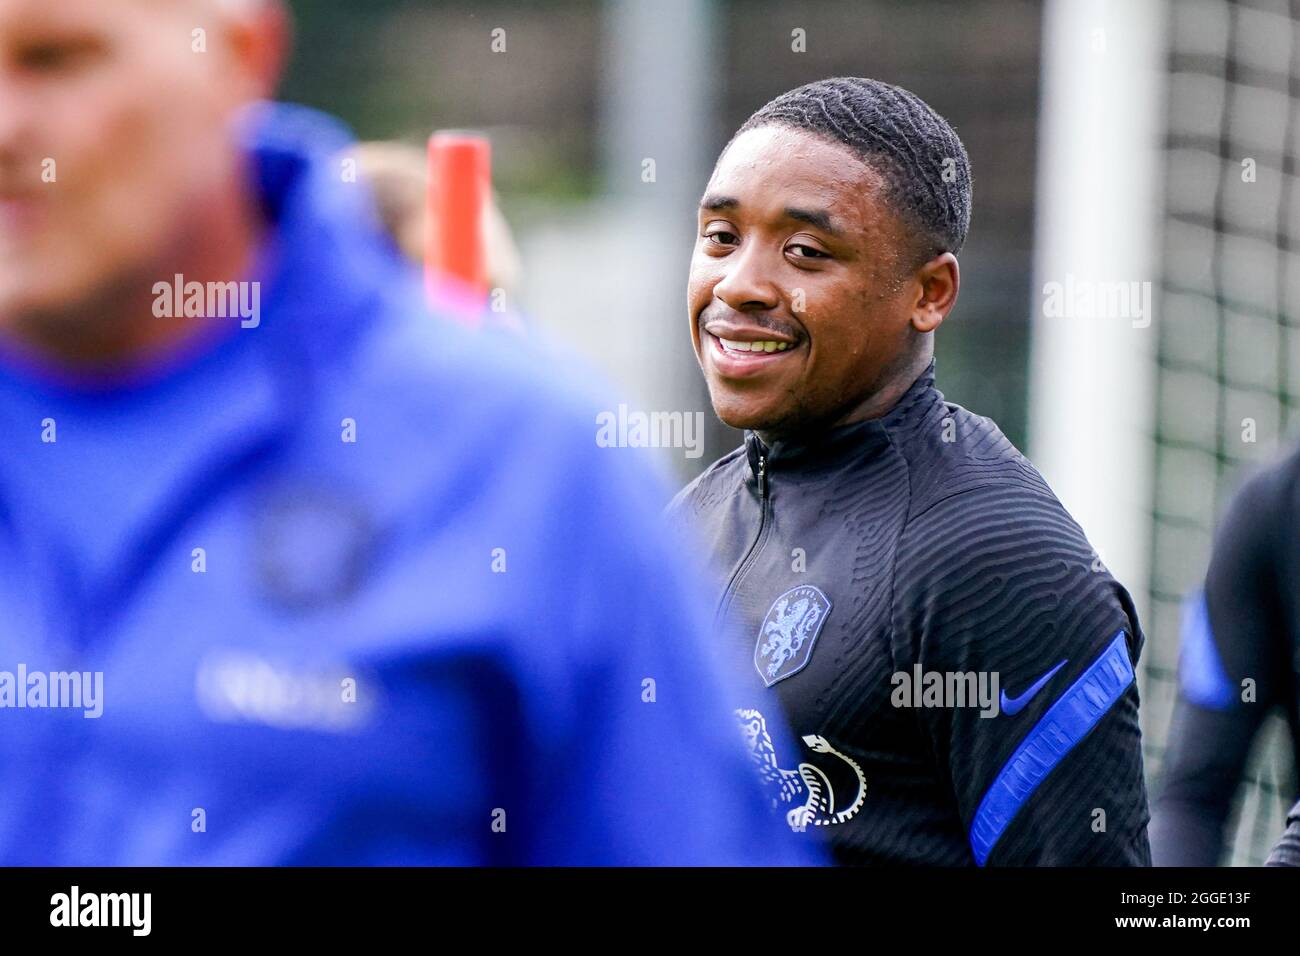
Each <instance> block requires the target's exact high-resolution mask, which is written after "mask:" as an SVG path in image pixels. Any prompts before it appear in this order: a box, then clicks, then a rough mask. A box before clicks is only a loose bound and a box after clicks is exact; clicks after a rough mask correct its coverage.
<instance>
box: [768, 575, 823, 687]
mask: <svg viewBox="0 0 1300 956" xmlns="http://www.w3.org/2000/svg"><path fill="white" fill-rule="evenodd" d="M830 610H831V602H830V600H829V599H828V598H827V597H826V595H825V594H822V592H821V591H820V590H819V589H817V588H815V587H813V586H812V585H810V584H805V585H801V586H800V587H797V588H791V589H790V590H789V591H786V592H785V593H784V594H782V595H781V596H780V597H779V598H777V599H776V601H775V603H773V604H772V607H771V609H770V610H769V611H768V612H767V617H765V618H763V626H762V627H760V628H759V630H758V644H757V645H756V646H755V647H754V666H755V667H756V668H758V674H759V676H760V677H762V678H763V683H764V684H766V685H767V686H768V687H771V686H772V685H773V684H775V683H776V682H777V681H779V680H784V679H785V678H787V677H790V676H791V675H793V674H797V673H799V671H801V670H803V669H804V667H806V666H807V665H808V661H809V659H810V658H811V657H812V652H813V644H814V643H816V641H817V635H818V634H820V633H821V631H822V625H823V624H825V623H826V615H827V614H829V613H830Z"/></svg>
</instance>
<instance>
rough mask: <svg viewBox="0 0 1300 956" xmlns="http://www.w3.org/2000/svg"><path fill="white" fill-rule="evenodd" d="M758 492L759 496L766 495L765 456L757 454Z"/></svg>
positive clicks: (764, 496)
mask: <svg viewBox="0 0 1300 956" xmlns="http://www.w3.org/2000/svg"><path fill="white" fill-rule="evenodd" d="M758 493H759V495H760V496H761V497H763V498H766V497H767V456H766V455H759V456H758Z"/></svg>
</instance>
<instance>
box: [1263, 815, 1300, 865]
mask: <svg viewBox="0 0 1300 956" xmlns="http://www.w3.org/2000/svg"><path fill="white" fill-rule="evenodd" d="M1264 865H1265V866H1300V803H1297V804H1296V805H1295V806H1294V807H1292V808H1291V813H1290V815H1289V816H1288V817H1287V828H1286V833H1284V834H1282V839H1281V841H1280V842H1279V843H1278V845H1277V846H1275V847H1273V852H1272V853H1270V854H1269V855H1268V860H1267V861H1266V862H1265V863H1264Z"/></svg>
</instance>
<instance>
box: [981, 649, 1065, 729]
mask: <svg viewBox="0 0 1300 956" xmlns="http://www.w3.org/2000/svg"><path fill="white" fill-rule="evenodd" d="M1068 663H1070V662H1069V661H1068V660H1065V661H1061V663H1059V664H1057V665H1056V666H1055V667H1053V668H1052V669H1051V670H1050V671H1048V672H1047V673H1046V674H1044V675H1043V676H1042V677H1040V678H1038V680H1036V681H1034V685H1033V686H1032V687H1030V688H1029V690H1027V691H1025V692H1024V693H1023V694H1021V695H1020V696H1019V697H1008V696H1007V692H1006V691H1005V690H1004V691H1002V692H1001V693H1000V694H999V695H998V703H999V704H1000V706H1001V707H1002V713H1004V714H1009V715H1011V716H1012V717H1014V716H1015V715H1016V714H1018V713H1020V712H1021V711H1022V710H1024V709H1025V705H1026V704H1028V703H1029V702H1030V701H1031V700H1033V697H1034V695H1035V694H1037V693H1038V692H1039V691H1040V690H1042V689H1043V685H1044V684H1046V683H1047V682H1048V681H1049V680H1051V679H1052V675H1053V674H1055V673H1056V672H1057V671H1059V670H1060V669H1061V668H1062V667H1064V666H1065V665H1066V664H1068Z"/></svg>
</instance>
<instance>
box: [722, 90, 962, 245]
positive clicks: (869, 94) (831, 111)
mask: <svg viewBox="0 0 1300 956" xmlns="http://www.w3.org/2000/svg"><path fill="white" fill-rule="evenodd" d="M770 126H783V127H788V128H791V129H796V130H803V131H805V132H809V133H813V134H815V135H818V136H821V137H824V138H826V139H828V140H831V141H832V142H835V143H839V144H841V145H843V146H846V147H847V148H848V149H849V150H850V151H852V152H853V153H854V154H855V155H857V156H858V157H859V158H860V159H861V160H862V161H863V162H865V163H866V164H867V165H868V166H870V167H871V168H872V169H874V170H875V171H876V172H877V173H878V174H880V176H881V178H882V180H883V181H884V186H885V198H886V200H887V201H888V202H889V204H890V206H891V207H892V208H893V210H894V212H895V213H897V214H898V215H899V216H900V218H901V219H902V220H903V222H904V223H905V224H906V225H908V226H910V227H911V229H912V231H913V233H914V236H915V239H916V246H915V248H914V249H913V250H911V251H912V253H913V257H914V259H915V264H916V265H920V264H921V263H924V262H927V261H929V259H931V258H933V257H934V256H936V255H938V254H939V253H941V252H951V253H953V254H954V255H955V254H956V253H957V252H958V251H960V249H961V247H962V244H963V243H964V242H965V241H966V230H967V229H968V228H969V226H970V212H971V175H970V160H969V159H968V158H967V156H966V148H965V147H964V146H962V143H961V140H960V139H959V138H958V137H957V134H956V133H955V132H954V131H953V128H952V127H951V126H949V125H948V122H947V121H946V120H945V119H944V118H943V117H942V116H940V115H939V114H938V113H936V112H935V111H934V110H933V109H931V108H930V106H929V105H928V104H927V103H926V102H925V101H924V100H922V99H921V98H920V97H919V96H917V95H916V94H915V93H909V92H908V91H907V90H905V89H902V88H901V87H898V86H892V85H890V84H889V83H882V82H880V81H879V80H869V79H865V78H863V77H859V76H838V77H834V78H832V79H826V80H817V81H816V82H814V83H808V84H806V85H804V86H801V87H799V88H797V89H793V90H790V91H789V92H788V93H782V94H781V95H780V96H778V97H777V98H776V99H774V100H772V101H771V102H770V103H768V104H767V105H766V106H764V107H762V108H761V109H760V110H758V111H757V112H756V113H754V115H753V116H751V117H750V118H749V119H747V120H746V121H745V123H744V125H743V126H741V127H740V129H738V130H737V131H736V135H735V136H733V137H732V141H733V142H734V141H735V139H736V137H738V136H740V135H741V134H742V133H744V132H747V131H748V130H752V129H758V128H760V127H770ZM728 145H730V144H728Z"/></svg>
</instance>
